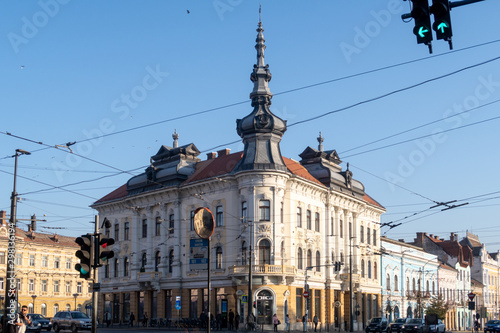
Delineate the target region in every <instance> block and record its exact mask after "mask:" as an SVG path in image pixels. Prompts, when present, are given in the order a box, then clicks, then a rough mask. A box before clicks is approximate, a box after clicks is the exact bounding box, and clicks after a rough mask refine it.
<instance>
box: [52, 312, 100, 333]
mask: <svg viewBox="0 0 500 333" xmlns="http://www.w3.org/2000/svg"><path fill="white" fill-rule="evenodd" d="M52 328H53V329H54V331H55V332H59V331H60V330H67V329H69V330H71V332H73V333H76V332H78V331H79V330H87V331H89V330H90V329H91V328H92V320H91V319H90V318H89V317H88V316H87V315H86V314H85V313H83V312H80V311H59V312H58V313H56V315H55V316H54V317H53V318H52Z"/></svg>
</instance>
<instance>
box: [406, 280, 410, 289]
mask: <svg viewBox="0 0 500 333" xmlns="http://www.w3.org/2000/svg"><path fill="white" fill-rule="evenodd" d="M406 291H410V278H409V277H406Z"/></svg>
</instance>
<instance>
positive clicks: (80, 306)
mask: <svg viewBox="0 0 500 333" xmlns="http://www.w3.org/2000/svg"><path fill="white" fill-rule="evenodd" d="M76 311H80V312H82V305H81V304H78V305H77V306H76Z"/></svg>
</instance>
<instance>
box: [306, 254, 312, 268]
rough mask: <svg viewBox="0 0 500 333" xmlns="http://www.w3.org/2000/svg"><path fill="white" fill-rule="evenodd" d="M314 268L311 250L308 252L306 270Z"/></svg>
mask: <svg viewBox="0 0 500 333" xmlns="http://www.w3.org/2000/svg"><path fill="white" fill-rule="evenodd" d="M311 266H312V252H311V250H307V264H306V269H307V268H308V267H311Z"/></svg>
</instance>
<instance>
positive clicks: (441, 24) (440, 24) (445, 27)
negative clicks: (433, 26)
mask: <svg viewBox="0 0 500 333" xmlns="http://www.w3.org/2000/svg"><path fill="white" fill-rule="evenodd" d="M447 28H449V26H448V24H447V23H446V22H441V23H439V24H438V26H437V30H440V31H441V33H444V30H445V29H447Z"/></svg>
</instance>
